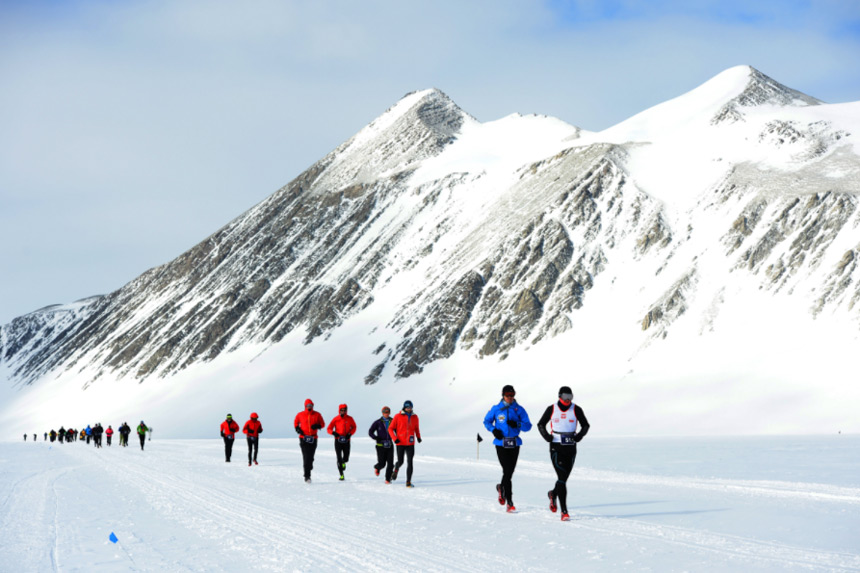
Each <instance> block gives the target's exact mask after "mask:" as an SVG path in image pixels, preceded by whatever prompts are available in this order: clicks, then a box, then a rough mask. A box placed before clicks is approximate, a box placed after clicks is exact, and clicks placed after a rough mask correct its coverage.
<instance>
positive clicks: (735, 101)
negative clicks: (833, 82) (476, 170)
mask: <svg viewBox="0 0 860 573" xmlns="http://www.w3.org/2000/svg"><path fill="white" fill-rule="evenodd" d="M706 87H708V88H719V90H720V91H722V90H723V89H726V88H728V90H727V91H729V92H731V91H735V92H736V95H735V96H734V97H732V98H731V99H729V100H728V101H727V102H725V104H724V105H723V106H722V107H721V108H720V109H719V110H718V111H717V113H716V114H715V115H714V116H713V119H712V120H711V123H712V124H718V123H722V122H724V121H732V122H734V121H743V113H742V111H741V108H751V107H757V106H761V105H777V106H807V105H819V104H820V103H822V102H821V101H820V100H818V99H815V98H814V97H810V96H808V95H806V94H804V93H801V92H799V91H797V90H793V89H791V88H789V87H786V86H784V85H783V84H781V83H779V82H778V81H776V80H774V79H773V78H771V77H769V76H767V75H765V74H763V73H761V72H760V71H758V70H757V69H755V68H753V67H752V66H746V65H745V66H735V67H733V68H729V69H728V70H725V71H724V72H722V73H720V74H717V75H716V76H714V77H713V78H712V79H711V80H709V81H708V82H706V83H705V84H703V85H702V86H701V87H700V88H699V89H702V88H706Z"/></svg>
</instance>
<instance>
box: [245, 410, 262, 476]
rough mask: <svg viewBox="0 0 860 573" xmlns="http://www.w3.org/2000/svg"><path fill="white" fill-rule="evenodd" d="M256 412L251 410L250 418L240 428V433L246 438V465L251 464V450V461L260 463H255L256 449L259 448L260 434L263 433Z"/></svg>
mask: <svg viewBox="0 0 860 573" xmlns="http://www.w3.org/2000/svg"><path fill="white" fill-rule="evenodd" d="M258 417H259V416H257V413H256V412H251V419H250V420H248V421H247V422H245V426H244V427H243V428H242V433H244V434H245V437H246V438H247V439H248V465H249V466H250V465H251V461H252V458H251V450H253V451H254V456H253V462H254V464H255V465H260V464H258V463H257V451H258V450H259V449H260V434H262V433H263V424H261V423H260V422H259V421H258V420H257V418H258Z"/></svg>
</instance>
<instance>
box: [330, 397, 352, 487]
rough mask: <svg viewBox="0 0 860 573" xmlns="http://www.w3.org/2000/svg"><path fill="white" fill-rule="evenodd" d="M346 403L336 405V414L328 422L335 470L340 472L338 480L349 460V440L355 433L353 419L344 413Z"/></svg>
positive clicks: (341, 479) (341, 478)
mask: <svg viewBox="0 0 860 573" xmlns="http://www.w3.org/2000/svg"><path fill="white" fill-rule="evenodd" d="M346 412H347V405H346V404H341V405H340V406H338V415H337V416H335V417H334V418H333V419H332V421H331V422H329V424H328V433H329V434H331V435H332V436H334V453H335V457H336V458H337V471H338V473H340V481H343V479H344V478H343V472H344V471H346V464H347V462H349V440H350V438H351V437H352V435H353V434H355V430H356V426H355V420H353V419H352V416H350V415H349V414H347V413H346Z"/></svg>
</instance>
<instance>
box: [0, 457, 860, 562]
mask: <svg viewBox="0 0 860 573" xmlns="http://www.w3.org/2000/svg"><path fill="white" fill-rule="evenodd" d="M294 441H295V440H268V441H264V442H263V443H262V445H261V448H260V463H261V465H260V466H255V467H253V468H248V467H247V465H246V464H247V461H246V459H247V458H246V455H247V454H246V449H245V443H244V441H243V440H237V441H236V446H235V448H234V452H233V463H231V464H229V465H228V464H225V463H224V461H223V446H222V444H221V442H220V440H162V441H157V442H148V443H147V450H146V451H145V452H141V451H140V450H139V448H138V446H137V445H136V444H131V445H130V446H129V447H128V448H119V447H117V446H116V445H114V446H112V447H111V448H107V447H105V448H103V449H101V450H96V449H95V448H93V447H91V446H86V445H84V444H64V445H53V447H50V448H49V445H48V444H44V443H40V444H24V445H21V444H0V457H2V458H5V459H4V460H3V461H4V463H3V469H2V470H0V493H2V496H3V497H2V499H0V523H2V525H3V531H4V532H5V533H4V537H3V540H2V543H0V554H3V555H4V560H3V563H2V564H0V570H2V571H6V570H10V571H11V570H15V571H23V570H26V571H117V570H129V571H237V570H262V571H391V570H398V571H403V570H405V571H509V570H511V569H516V570H524V571H545V570H553V569H557V568H558V567H563V566H564V564H565V563H569V562H571V561H574V562H579V563H581V564H582V565H583V566H584V567H585V568H586V569H587V570H600V571H611V570H665V571H684V570H702V569H707V570H716V571H722V570H726V571H728V570H773V571H785V570H790V571H860V552H858V551H856V550H855V549H856V547H857V546H856V545H855V546H854V547H848V548H846V549H847V550H845V551H838V550H825V549H822V548H820V547H815V546H814V545H813V544H812V542H810V544H809V545H804V546H798V545H797V543H795V542H794V541H795V540H794V539H788V540H786V538H785V537H782V538H780V537H779V535H774V534H772V531H774V530H776V529H778V526H779V524H780V523H779V522H780V520H781V519H782V516H781V515H780V511H781V509H782V508H784V507H796V506H801V507H808V508H810V519H811V520H812V521H811V523H810V527H819V528H821V527H825V526H826V525H827V522H828V521H829V520H830V518H831V517H832V518H833V519H834V520H837V519H841V520H842V522H840V523H839V525H840V526H841V527H843V529H845V528H849V529H850V527H852V524H853V525H856V524H857V518H851V517H850V515H854V514H856V513H857V508H856V506H857V505H858V504H860V488H854V487H844V486H837V485H829V484H817V483H795V482H778V481H764V480H763V481H755V480H731V479H722V478H713V479H703V478H684V477H677V476H660V475H647V474H642V473H629V474H628V473H624V472H619V471H608V470H600V469H595V468H589V467H584V468H580V467H577V469H575V471H574V473H573V475H572V476H571V479H570V481H569V487H570V488H571V489H572V490H573V491H575V494H574V493H573V492H572V494H571V496H570V498H569V505H570V510H571V515H572V518H573V520H572V521H571V522H570V523H561V522H560V521H559V519H558V514H553V513H550V512H549V511H548V510H547V508H546V505H545V502H544V501H543V500H544V499H545V492H546V490H547V488H548V487H551V485H552V483H553V481H554V479H555V475H554V473H553V472H552V470H551V468H550V464H549V461H548V460H543V461H540V457H541V456H539V455H537V454H538V452H537V451H536V450H531V452H534V455H535V457H534V458H532V459H522V460H521V461H520V463H519V464H518V467H517V471H516V474H515V476H514V492H515V502H517V505H518V508H519V511H518V513H517V514H516V515H506V514H505V513H504V509H503V508H502V507H501V506H499V505H498V504H497V503H496V501H495V493H494V491H493V487H494V484H495V483H496V482H497V480H498V478H499V475H500V470H499V467H498V464H497V463H496V460H495V456H494V452H493V451H492V450H491V449H490V450H487V449H485V456H486V457H487V458H489V459H482V460H480V461H475V460H473V459H468V458H456V457H445V456H439V455H429V454H428V455H424V454H423V453H422V452H423V449H422V446H419V447H418V449H417V452H416V459H415V475H414V481H415V483H416V488H415V489H413V490H410V489H407V488H405V487H403V484H404V482H405V471H406V468H405V467H404V468H402V469H401V473H400V477H399V479H398V480H397V481H395V482H394V483H393V484H392V485H390V486H386V485H384V484H383V482H382V477H374V476H373V474H372V470H371V469H370V467H371V465H372V464H373V463H375V456H374V455H373V454H371V453H368V450H369V449H370V448H371V447H372V446H371V444H370V443H369V442H367V441H366V440H365V441H356V443H354V444H353V448H352V449H353V452H352V457H351V460H350V463H349V466H348V468H347V472H346V476H347V480H346V482H344V483H339V482H338V481H337V479H336V475H337V474H336V472H335V470H334V467H333V466H334V453H333V451H331V450H332V448H331V443H330V442H329V441H327V440H323V441H322V443H321V444H320V447H319V448H318V450H317V456H316V462H315V465H314V473H313V478H314V483H312V484H310V485H308V484H305V483H303V481H302V469H301V454H300V452H299V448H298V446H297V445H296V444H295V443H294ZM440 442H441V441H440ZM436 447H438V448H439V449H440V450H442V451H448V450H449V449H448V448H444V447H442V446H436ZM370 451H371V452H372V450H370ZM431 451H432V450H431ZM531 452H530V453H531ZM13 460H14V462H13ZM592 492H597V497H592ZM669 499H672V500H673V501H674V502H677V503H678V504H679V507H678V508H677V509H678V510H677V511H664V510H665V509H668V508H665V507H663V508H661V511H656V510H654V511H651V510H647V511H635V510H634V511H632V512H626V513H625V514H622V515H612V513H618V512H617V510H618V507H612V506H636V507H637V508H638V507H640V506H645V507H652V506H647V505H645V504H655V503H662V500H669ZM655 500H661V501H655ZM601 502H602V503H601ZM749 504H752V505H749ZM747 506H749V507H750V509H749V511H750V512H751V514H765V517H764V518H763V521H762V526H763V527H762V530H761V531H759V530H757V529H756V530H754V534H753V535H750V534H749V533H748V532H741V529H742V524H737V525H736V524H735V522H736V521H737V520H738V519H741V520H742V519H743V518H744V517H745V515H744V514H740V518H739V517H738V515H734V516H733V517H729V516H730V515H731V514H732V512H733V510H735V509H736V508H738V507H747ZM624 509H626V508H624ZM673 509H674V508H673ZM846 511H847V512H848V514H847V515H846V513H845V512H846ZM721 512H722V513H721ZM821 516H823V517H821ZM785 519H786V520H788V519H789V517H785ZM703 520H704V521H703ZM713 520H716V521H713ZM112 531H113V532H116V534H117V536H118V537H119V538H120V544H118V545H116V546H114V545H113V544H111V543H110V542H108V541H107V537H108V535H109V534H110V532H112ZM6 567H12V568H11V569H6Z"/></svg>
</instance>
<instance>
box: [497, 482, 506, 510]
mask: <svg viewBox="0 0 860 573" xmlns="http://www.w3.org/2000/svg"><path fill="white" fill-rule="evenodd" d="M496 491H497V492H498V494H499V505H505V496H504V495H502V484H500V483H499V484H496Z"/></svg>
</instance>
